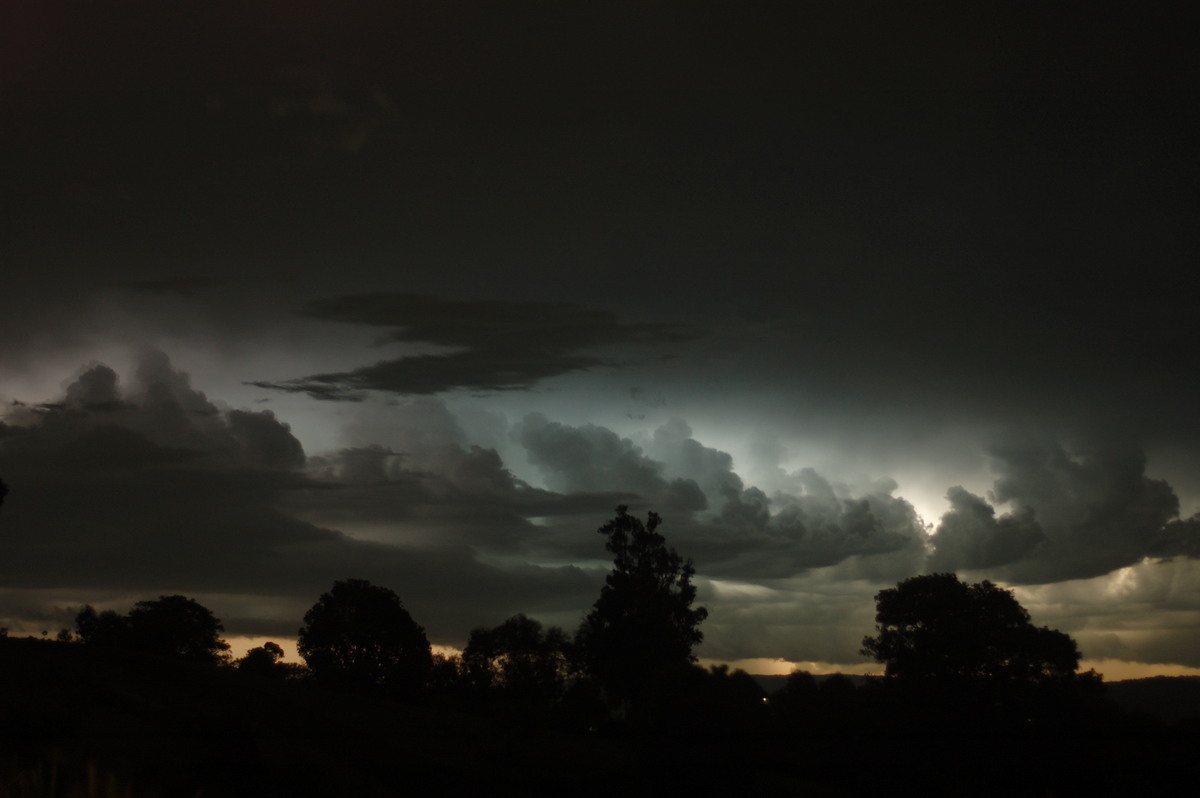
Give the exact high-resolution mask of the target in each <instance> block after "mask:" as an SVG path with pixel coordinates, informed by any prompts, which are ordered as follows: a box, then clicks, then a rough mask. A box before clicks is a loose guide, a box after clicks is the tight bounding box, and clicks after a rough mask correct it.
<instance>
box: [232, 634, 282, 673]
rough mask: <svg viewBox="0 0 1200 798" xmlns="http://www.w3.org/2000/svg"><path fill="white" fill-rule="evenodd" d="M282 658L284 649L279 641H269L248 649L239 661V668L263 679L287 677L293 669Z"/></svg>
mask: <svg viewBox="0 0 1200 798" xmlns="http://www.w3.org/2000/svg"><path fill="white" fill-rule="evenodd" d="M282 660H283V649H282V648H281V647H280V646H279V644H278V643H273V642H271V641H267V642H266V643H263V644H262V645H261V646H258V647H256V648H252V649H250V650H249V651H247V652H246V655H245V656H244V657H242V658H241V659H239V660H238V661H237V669H238V670H239V671H241V672H242V673H248V674H251V675H252V676H257V677H259V678H262V679H286V678H287V677H288V676H289V675H290V673H291V672H292V669H291V668H289V667H288V664H287V663H285V662H283V661H282Z"/></svg>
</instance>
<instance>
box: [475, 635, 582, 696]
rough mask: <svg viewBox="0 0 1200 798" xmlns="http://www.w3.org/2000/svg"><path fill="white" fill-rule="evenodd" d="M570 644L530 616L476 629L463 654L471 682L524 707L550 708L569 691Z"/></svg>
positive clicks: (562, 636) (565, 637)
mask: <svg viewBox="0 0 1200 798" xmlns="http://www.w3.org/2000/svg"><path fill="white" fill-rule="evenodd" d="M568 642H569V641H568V639H567V635H566V633H564V632H563V630H562V629H560V628H558V627H557V626H552V627H550V628H549V629H545V628H543V627H542V624H541V623H539V622H538V621H536V620H534V619H533V618H529V617H526V616H525V615H524V614H519V615H514V616H513V617H512V618H509V619H508V620H507V621H505V622H504V623H502V624H500V625H499V626H497V627H495V628H492V629H482V628H481V629H475V630H473V631H472V632H471V636H470V637H469V638H468V639H467V647H466V648H465V649H464V650H463V655H462V658H463V666H464V669H465V671H466V675H467V678H468V679H470V681H471V684H472V686H473V687H474V688H476V689H482V690H486V691H489V692H494V693H497V694H498V695H500V696H501V697H502V698H503V699H504V700H506V701H509V702H515V703H519V704H530V705H547V704H550V703H553V702H554V701H555V700H557V699H558V698H559V697H560V696H561V695H562V692H563V687H564V684H565V680H566V677H567V675H568V651H567V649H568Z"/></svg>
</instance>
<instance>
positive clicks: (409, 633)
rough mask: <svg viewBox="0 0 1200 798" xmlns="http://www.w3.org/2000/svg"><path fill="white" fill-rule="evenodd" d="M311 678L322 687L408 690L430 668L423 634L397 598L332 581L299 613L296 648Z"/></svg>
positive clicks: (362, 583) (363, 584)
mask: <svg viewBox="0 0 1200 798" xmlns="http://www.w3.org/2000/svg"><path fill="white" fill-rule="evenodd" d="M298 648H299V650H300V656H302V657H304V661H305V662H306V663H307V664H308V668H309V670H310V671H312V674H313V676H314V677H315V678H316V679H317V680H318V681H320V682H323V683H325V684H329V685H334V686H340V687H351V688H364V687H386V688H388V689H391V690H396V691H399V692H409V691H412V690H415V689H416V688H419V687H421V686H423V685H424V684H425V681H426V680H427V679H428V677H429V672H430V668H431V667H432V665H433V657H432V654H431V651H430V646H429V640H428V638H426V637H425V630H424V629H422V628H421V626H420V625H418V624H417V622H416V621H414V620H413V619H412V616H411V615H409V614H408V610H406V609H404V605H403V604H402V603H401V602H400V598H399V596H397V595H396V594H395V593H393V592H392V591H391V590H388V589H387V588H385V587H377V586H375V585H372V584H371V583H370V582H368V581H366V580H365V579H347V580H345V581H341V582H334V583H333V588H332V589H331V590H330V591H329V592H328V593H323V594H322V595H321V597H320V599H318V600H317V603H316V604H314V605H313V606H312V608H311V609H310V610H309V611H308V612H307V613H305V615H304V626H303V627H301V629H300V640H299V644H298Z"/></svg>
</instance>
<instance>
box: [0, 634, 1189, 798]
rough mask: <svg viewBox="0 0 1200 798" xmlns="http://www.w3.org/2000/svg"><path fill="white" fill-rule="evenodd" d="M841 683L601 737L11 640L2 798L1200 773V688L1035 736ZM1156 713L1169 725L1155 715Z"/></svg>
mask: <svg viewBox="0 0 1200 798" xmlns="http://www.w3.org/2000/svg"><path fill="white" fill-rule="evenodd" d="M839 687H840V688H841V689H839V690H825V691H823V692H821V694H820V696H818V698H817V699H816V701H817V702H816V703H814V704H813V705H812V706H811V707H808V708H806V709H804V710H802V711H799V712H797V713H794V714H792V715H790V716H788V717H781V716H779V715H778V714H777V713H775V714H773V713H772V712H771V711H768V710H766V709H764V710H763V712H762V713H759V714H744V713H734V714H732V715H731V714H721V713H720V712H715V713H714V712H712V711H709V710H706V709H691V710H685V711H684V712H683V713H681V715H680V717H676V718H672V719H669V720H667V721H665V722H662V723H660V725H658V726H657V727H655V728H654V729H651V730H646V729H643V730H640V731H638V730H630V729H628V728H619V727H616V728H609V729H601V730H599V731H587V730H583V729H571V728H565V727H563V725H561V724H559V725H558V726H556V725H554V724H530V723H520V722H514V721H513V720H512V719H511V718H504V717H497V716H492V717H485V716H481V715H479V714H476V713H471V712H467V711H464V710H463V709H461V708H458V707H456V706H452V705H450V704H448V703H447V702H445V701H442V702H440V703H439V701H438V700H436V699H432V698H425V699H422V700H421V701H419V702H413V701H408V702H399V701H393V700H386V699H382V698H369V697H364V696H359V695H345V694H335V693H329V692H325V691H322V690H319V689H316V688H314V687H312V686H310V685H307V684H303V683H296V682H270V681H260V680H256V679H253V678H250V677H248V676H247V675H245V674H242V673H238V672H236V671H234V670H232V669H215V668H211V667H203V666H191V665H189V664H188V663H182V662H176V661H171V660H163V659H157V658H152V657H147V656H144V655H139V654H133V653H128V652H121V651H97V650H90V649H88V648H86V647H84V646H82V645H78V644H65V643H58V642H54V641H43V640H34V639H0V798H25V797H26V796H39V797H41V798H58V797H59V796H114V797H115V796H126V797H127V798H140V797H143V796H145V797H147V798H153V797H156V796H171V797H172V798H173V797H174V796H234V797H235V798H237V797H238V796H256V798H263V797H264V796H275V795H286V796H342V795H345V796H394V795H401V794H407V793H414V792H426V791H438V792H442V793H445V794H448V795H479V796H493V795H495V796H504V795H523V796H530V795H551V794H553V795H568V796H572V797H573V796H620V798H629V796H635V795H647V794H653V795H656V796H670V795H718V794H730V795H735V794H736V795H739V796H743V795H779V794H804V795H810V796H823V795H838V796H848V795H849V796H853V795H879V794H881V793H882V792H887V791H896V790H899V791H901V792H908V791H910V790H912V789H919V790H920V791H921V792H922V793H923V794H925V795H973V796H990V795H1015V794H1026V795H1039V794H1040V795H1059V796H1062V795H1080V796H1083V795H1086V796H1088V798H1094V796H1098V795H1110V794H1111V795H1116V794H1122V793H1125V792H1127V791H1130V790H1136V791H1138V792H1140V793H1141V794H1162V793H1161V792H1160V791H1159V790H1160V789H1164V790H1165V789H1166V785H1169V784H1173V783H1175V782H1176V781H1177V780H1178V779H1180V778H1183V779H1194V778H1195V777H1196V776H1197V775H1200V774H1198V773H1197V772H1196V771H1197V767H1196V765H1195V764H1193V763H1194V761H1195V757H1194V751H1195V750H1196V746H1195V743H1196V742H1197V741H1198V740H1200V734H1197V727H1198V726H1200V724H1198V723H1197V722H1196V720H1195V718H1196V715H1195V714H1191V715H1189V712H1191V710H1189V709H1188V707H1192V708H1195V707H1196V706H1197V705H1198V704H1197V700H1198V699H1200V680H1139V681H1137V682H1127V683H1115V684H1113V685H1109V686H1108V690H1109V693H1111V698H1112V699H1114V700H1113V701H1109V702H1106V703H1105V704H1104V705H1103V706H1102V707H1100V708H1098V709H1096V710H1095V711H1093V712H1092V714H1090V715H1088V716H1087V717H1085V718H1082V719H1081V718H1075V719H1072V720H1070V722H1066V721H1064V722H1063V723H1058V722H1052V723H1051V724H1050V725H1049V726H1045V727H1043V728H1042V729H1040V730H1038V729H1035V730H1033V731H1025V730H1022V729H1019V728H1016V727H1011V726H1010V727H1008V728H1007V729H1005V730H998V729H997V728H996V727H994V726H989V722H986V721H981V720H980V719H979V718H978V717H977V716H975V715H973V714H972V713H970V712H957V713H956V712H953V711H950V712H946V711H945V710H944V709H943V711H942V714H940V715H937V716H936V717H934V716H933V715H927V716H925V717H922V716H921V714H920V712H914V711H913V710H912V708H911V707H910V708H908V709H903V710H901V711H896V710H895V708H894V707H893V708H892V709H887V708H886V707H885V708H883V709H881V706H880V705H879V704H878V703H877V702H878V700H879V699H878V696H877V695H876V697H874V698H872V697H871V696H872V695H873V693H872V692H871V688H870V687H869V686H867V685H860V686H857V687H854V686H852V683H850V682H846V683H844V684H842V685H840V686H839ZM1117 704H1122V705H1126V706H1129V707H1132V708H1134V709H1136V710H1139V711H1138V712H1134V713H1130V712H1126V711H1124V710H1123V709H1121V708H1119V707H1118V706H1117ZM1156 707H1157V708H1159V710H1158V711H1160V712H1162V713H1163V716H1164V718H1166V720H1167V721H1171V722H1170V723H1168V722H1164V721H1163V720H1159V719H1157V718H1155V717H1153V716H1152V714H1149V713H1152V712H1154V711H1155V708H1156ZM1189 717H1190V718H1191V720H1189V719H1188V718H1189ZM931 718H932V719H931ZM948 719H953V720H948Z"/></svg>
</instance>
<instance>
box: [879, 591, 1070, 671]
mask: <svg viewBox="0 0 1200 798" xmlns="http://www.w3.org/2000/svg"><path fill="white" fill-rule="evenodd" d="M875 606H876V614H875V621H876V626H875V630H876V634H875V635H874V636H868V637H865V638H864V639H863V648H862V653H863V654H864V655H866V656H870V657H874V658H875V659H876V660H877V661H878V662H881V663H883V664H884V665H886V675H887V676H888V677H891V678H894V679H898V680H903V681H914V680H927V679H946V678H986V679H991V680H997V681H1003V682H1022V683H1043V682H1049V681H1054V680H1059V679H1062V678H1065V677H1070V676H1073V675H1074V674H1075V671H1076V669H1077V668H1078V667H1079V650H1078V648H1077V647H1076V645H1075V641H1074V640H1072V639H1071V637H1070V636H1068V635H1066V634H1064V633H1063V632H1059V631H1056V630H1053V629H1047V628H1046V627H1037V626H1034V625H1033V623H1031V622H1030V618H1029V613H1028V612H1026V611H1025V608H1024V607H1022V606H1021V605H1020V604H1019V603H1018V602H1017V600H1016V599H1015V598H1014V597H1013V594H1012V592H1011V591H1009V590H1005V589H1003V588H1000V587H997V586H996V585H993V584H992V583H991V582H987V581H984V582H979V583H971V584H968V583H965V582H963V581H961V580H960V579H959V578H958V576H956V575H955V574H928V575H924V576H914V577H912V578H911V579H906V580H904V581H903V582H900V583H899V584H897V585H896V587H894V588H889V589H887V590H883V591H880V592H879V594H878V595H876V597H875Z"/></svg>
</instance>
